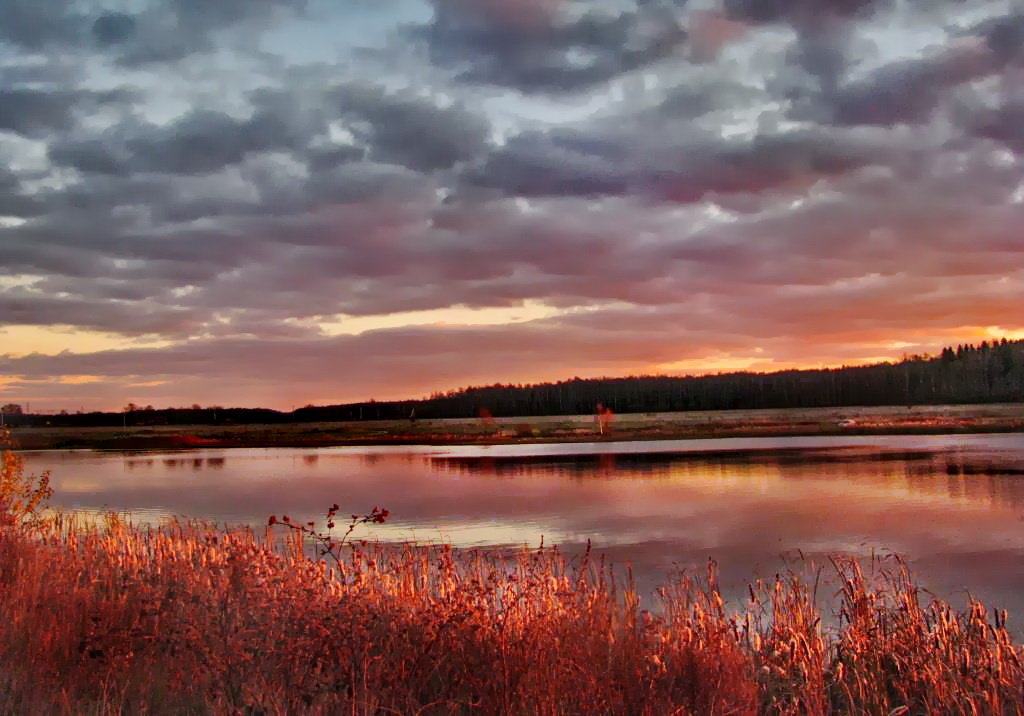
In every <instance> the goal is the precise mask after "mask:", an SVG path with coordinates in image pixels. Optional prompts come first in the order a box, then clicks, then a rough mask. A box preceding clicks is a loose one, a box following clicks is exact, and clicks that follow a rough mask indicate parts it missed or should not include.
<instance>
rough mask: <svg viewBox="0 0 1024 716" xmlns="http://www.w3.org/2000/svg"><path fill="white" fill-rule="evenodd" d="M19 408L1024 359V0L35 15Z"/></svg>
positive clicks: (350, 4)
mask: <svg viewBox="0 0 1024 716" xmlns="http://www.w3.org/2000/svg"><path fill="white" fill-rule="evenodd" d="M2 4H3V11H2V17H0V402H17V403H22V404H24V403H27V402H30V403H31V407H32V408H33V410H36V409H45V410H56V409H60V408H66V409H68V410H77V409H79V408H85V409H96V408H98V409H119V408H120V407H121V406H123V405H124V404H126V403H127V402H129V401H133V402H135V403H139V404H154V405H156V406H157V407H163V406H169V405H189V404H192V403H201V404H204V405H211V404H222V405H238V406H257V405H263V406H268V407H276V408H283V409H290V408H292V407H297V406H300V405H303V404H306V403H320V404H324V403H336V402H346V401H356V400H364V399H369V398H377V399H390V398H404V397H417V396H422V395H426V394H429V393H431V392H433V391H438V390H447V389H451V388H457V387H459V386H464V385H469V384H481V383H494V382H532V381H543V380H558V379H562V378H571V377H573V376H581V377H588V376H613V375H628V374H637V373H673V374H688V373H706V372H717V371H726V370H738V369H752V370H772V369H778V368H784V367H794V366H795V367H817V366H822V365H840V364H851V363H860V362H866V361H876V360H890V359H898V358H899V357H900V356H901V355H902V354H904V353H916V352H937V351H938V350H939V349H941V347H942V346H943V345H946V344H950V343H952V344H956V343H960V342H967V341H981V340H985V339H990V338H992V337H1002V336H1008V337H1011V338H1024V310H1022V309H1024V181H1022V179H1024V171H1022V156H1024V5H1022V4H1021V3H1019V2H1015V1H1012V0H877V1H872V0H689V1H688V2H687V1H686V0H585V1H584V0H577V1H574V0H215V1H214V0H209V1H203V0H105V1H103V2H99V1H93V0H81V1H77V2H76V1H75V0H53V1H52V2H41V1H40V0H3V3H2Z"/></svg>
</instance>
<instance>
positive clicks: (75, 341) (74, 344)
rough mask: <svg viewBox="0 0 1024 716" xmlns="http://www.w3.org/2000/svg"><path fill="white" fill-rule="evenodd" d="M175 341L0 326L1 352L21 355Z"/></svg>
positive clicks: (62, 328) (153, 345)
mask: <svg viewBox="0 0 1024 716" xmlns="http://www.w3.org/2000/svg"><path fill="white" fill-rule="evenodd" d="M169 345H171V341H167V340H163V339H160V338H157V337H146V338H139V337H131V336H123V335H119V334H117V333H107V332H103V331H90V330H83V329H80V328H75V327H73V326H64V325H58V326H39V325H27V326H5V327H3V328H0V355H7V356H9V357H14V358H16V357H19V356H24V355H28V354H30V353H41V354H44V355H56V354H58V353H63V352H65V351H66V352H68V353H95V352H97V351H106V350H118V349H123V348H163V347H166V346H169Z"/></svg>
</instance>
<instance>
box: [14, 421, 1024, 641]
mask: <svg viewBox="0 0 1024 716" xmlns="http://www.w3.org/2000/svg"><path fill="white" fill-rule="evenodd" d="M25 458H26V463H27V467H28V469H29V470H31V471H33V472H40V471H42V470H50V471H51V472H52V479H53V486H54V489H55V491H56V494H55V497H54V500H53V503H54V504H55V505H56V506H59V507H64V508H73V509H76V510H83V511H90V512H91V511H101V510H116V511H127V512H129V513H130V514H131V516H132V519H133V521H135V522H136V523H159V522H160V521H162V520H163V519H164V518H166V517H168V516H171V515H182V516H187V517H195V518H202V519H207V520H214V521H217V522H220V523H228V524H241V523H244V524H250V525H254V526H262V525H265V524H266V522H267V518H268V516H269V515H271V514H276V515H278V516H281V515H283V514H288V515H289V516H291V517H292V518H293V519H297V520H301V521H303V522H304V521H307V520H314V519H319V518H322V517H323V514H324V512H325V510H326V509H327V508H328V507H329V506H330V505H331V504H332V503H334V502H337V503H339V504H340V505H341V508H342V509H341V511H342V514H347V513H349V512H367V511H369V510H370V509H371V508H372V507H373V506H374V505H380V506H381V507H386V508H388V509H389V510H391V515H392V516H391V519H389V521H388V523H387V524H385V525H380V526H372V527H369V526H367V527H360V528H358V531H357V532H356V536H365V537H369V538H376V539H381V540H410V539H414V540H422V541H432V542H447V543H450V544H452V545H453V546H456V547H492V546H504V545H528V546H537V545H538V544H539V542H540V540H541V537H543V539H544V542H545V544H548V545H550V544H558V545H559V546H561V547H562V548H564V549H565V550H566V551H567V552H569V553H572V554H576V553H578V552H579V551H580V550H581V549H582V548H583V547H584V545H586V543H587V542H588V540H589V541H590V542H591V544H592V545H593V548H594V550H595V551H596V552H597V553H599V554H604V555H606V556H607V558H608V559H610V560H611V561H613V562H615V563H616V564H627V563H628V564H630V565H631V566H632V569H633V572H634V574H635V575H636V578H637V580H638V583H639V585H640V587H641V589H642V590H644V591H648V590H651V589H653V587H654V586H655V585H656V584H658V583H660V582H662V581H664V580H665V579H666V578H667V577H668V575H669V574H670V573H671V572H672V571H673V570H674V569H696V570H703V567H704V565H705V564H706V562H707V560H708V559H709V558H712V559H714V560H717V562H718V563H719V565H720V567H721V571H722V583H723V588H724V591H725V592H726V594H727V596H728V595H733V596H738V595H740V594H742V593H743V588H744V585H745V584H746V583H747V582H748V581H750V580H751V579H754V578H757V577H761V578H771V577H772V576H773V575H774V574H775V573H776V572H777V571H779V570H780V569H783V568H785V567H786V565H787V564H793V563H796V564H803V565H805V566H806V565H807V564H823V563H826V561H827V556H828V555H829V554H834V553H843V554H855V555H859V556H863V557H868V558H870V557H871V555H873V554H874V555H876V556H877V555H889V554H894V553H895V554H899V555H903V556H904V557H905V558H906V560H907V562H908V563H909V565H910V566H911V568H912V570H913V571H914V573H915V574H916V575H917V576H918V577H919V580H920V582H921V583H922V585H923V586H925V587H927V588H928V589H930V590H932V591H933V592H935V593H936V594H938V595H939V596H941V597H943V598H945V599H948V600H950V601H952V602H954V603H955V604H958V605H962V604H963V602H964V600H965V598H966V594H967V590H970V594H971V595H973V596H975V597H978V598H981V599H983V600H984V601H986V602H987V603H989V604H990V605H992V606H999V607H1005V608H1008V609H1010V611H1011V614H1021V613H1022V610H1024V521H1022V520H1024V434H988V435H947V436H919V435H915V436H884V437H856V436H851V437H806V438H736V439H719V440H688V441H651V442H628V443H612V442H607V443H592V444H583V443H574V444H543V445H503V446H487V447H485V446H447V447H429V446H400V447H394V446H378V447H338V448H313V449H294V448H280V449H226V450H225V449H218V450H195V451H188V452H161V453H131V454H124V453H97V452H87V451H45V452H28V453H25ZM801 559H803V560H805V561H804V562H800V560H801ZM1020 619H1021V620H1024V615H1022V616H1021V617H1020ZM1017 627H1018V628H1019V627H1020V624H1017Z"/></svg>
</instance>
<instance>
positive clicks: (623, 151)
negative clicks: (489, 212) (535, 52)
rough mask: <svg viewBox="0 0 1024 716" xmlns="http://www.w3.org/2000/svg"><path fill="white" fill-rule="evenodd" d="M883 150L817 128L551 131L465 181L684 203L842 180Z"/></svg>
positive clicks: (504, 151) (523, 192)
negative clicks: (740, 133) (743, 133)
mask: <svg viewBox="0 0 1024 716" xmlns="http://www.w3.org/2000/svg"><path fill="white" fill-rule="evenodd" d="M659 139H664V141H658V140H659ZM684 139H687V138H684ZM888 149H889V147H888V146H887V145H886V144H885V143H879V142H871V141H865V140H864V139H862V138H859V137H857V136H855V135H852V134H850V133H844V132H842V131H826V130H824V129H822V130H794V131H791V132H788V133H779V134H757V135H754V136H752V137H750V138H747V139H740V140H722V139H720V138H715V137H709V136H707V135H702V134H700V133H694V134H693V135H692V137H690V138H688V140H687V141H684V142H682V143H679V142H678V140H676V142H675V143H674V142H673V139H672V138H667V137H666V138H658V137H656V136H655V137H646V138H643V137H634V136H631V134H630V133H619V132H612V133H605V132H604V131H603V130H598V131H595V132H594V133H592V134H588V133H587V132H585V131H575V132H573V131H561V132H559V131H553V132H549V133H546V134H540V133H533V134H526V135H522V136H518V137H514V138H513V139H511V140H510V141H509V142H508V143H507V144H506V145H505V146H503V147H501V148H500V149H498V150H495V151H494V152H493V153H492V154H491V155H490V156H489V157H488V159H487V160H486V162H484V164H483V165H482V166H481V167H479V168H478V169H476V170H475V172H474V173H471V174H469V175H468V179H469V180H470V181H471V182H473V183H475V184H477V185H480V186H486V187H491V188H497V189H500V190H502V191H503V192H505V193H508V194H513V195H519V196H603V195H625V194H630V193H632V194H638V195H641V196H647V197H650V198H655V199H662V200H669V201H675V202H682V203H690V202H696V201H700V200H702V199H704V198H705V197H706V196H708V195H709V194H733V193H755V192H760V191H766V190H771V189H773V188H776V187H780V186H784V185H786V184H788V183H790V182H793V181H800V182H806V181H814V180H817V179H819V178H822V177H828V176H832V175H837V174H842V173H844V172H847V171H851V170H853V169H856V168H857V167H862V166H865V165H868V164H871V163H874V162H876V161H880V160H881V159H882V157H883V152H885V151H887V150H888Z"/></svg>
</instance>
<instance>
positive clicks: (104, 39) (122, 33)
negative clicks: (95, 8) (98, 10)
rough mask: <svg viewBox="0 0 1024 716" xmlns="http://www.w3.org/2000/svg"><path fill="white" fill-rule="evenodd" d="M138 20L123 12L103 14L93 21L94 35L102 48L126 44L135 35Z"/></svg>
mask: <svg viewBox="0 0 1024 716" xmlns="http://www.w3.org/2000/svg"><path fill="white" fill-rule="evenodd" d="M135 26H136V20H135V17H134V16H133V15H127V14H125V13H123V12H107V13H103V14H102V15H100V16H99V17H97V18H96V20H95V21H93V24H92V34H93V37H95V38H96V43H97V44H98V45H100V46H107V45H116V44H118V43H119V42H125V41H127V40H128V39H130V38H131V37H132V36H133V35H134V34H135Z"/></svg>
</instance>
